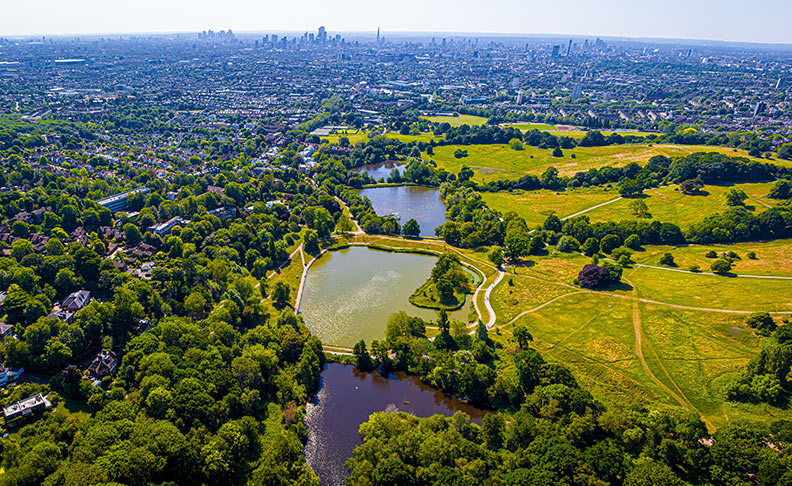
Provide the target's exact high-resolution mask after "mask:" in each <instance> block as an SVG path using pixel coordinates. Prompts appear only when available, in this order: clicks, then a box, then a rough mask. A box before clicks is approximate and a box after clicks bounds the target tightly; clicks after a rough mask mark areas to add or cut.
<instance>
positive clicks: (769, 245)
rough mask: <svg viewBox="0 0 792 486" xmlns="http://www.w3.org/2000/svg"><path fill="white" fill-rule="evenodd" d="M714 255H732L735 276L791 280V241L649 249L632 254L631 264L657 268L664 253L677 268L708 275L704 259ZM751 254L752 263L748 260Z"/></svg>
mask: <svg viewBox="0 0 792 486" xmlns="http://www.w3.org/2000/svg"><path fill="white" fill-rule="evenodd" d="M709 251H714V252H715V253H716V254H718V255H721V254H723V253H726V252H734V253H736V254H737V256H739V257H740V260H736V261H735V262H734V263H733V264H732V272H733V273H735V274H738V275H774V276H781V277H792V258H790V256H792V240H775V241H767V242H749V243H734V244H730V245H723V244H721V245H690V246H682V247H673V246H649V247H646V249H645V251H642V252H638V253H635V254H634V255H633V260H635V261H636V262H638V263H643V264H645V265H659V264H660V258H661V257H662V256H663V255H664V254H665V253H671V255H673V257H674V262H675V263H676V265H677V267H676V268H679V269H682V270H687V269H689V268H690V267H691V266H693V265H698V266H699V268H700V269H701V270H702V271H705V272H708V271H709V267H710V265H711V264H712V262H713V259H712V258H707V257H706V256H705V255H706V254H707V252H709ZM749 252H754V253H755V254H756V259H755V260H753V259H750V258H748V253H749Z"/></svg>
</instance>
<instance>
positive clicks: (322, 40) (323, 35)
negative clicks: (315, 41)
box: [319, 25, 327, 44]
mask: <svg viewBox="0 0 792 486" xmlns="http://www.w3.org/2000/svg"><path fill="white" fill-rule="evenodd" d="M319 42H320V43H322V44H324V43H325V42H327V31H326V30H325V28H324V25H323V26H321V27H319Z"/></svg>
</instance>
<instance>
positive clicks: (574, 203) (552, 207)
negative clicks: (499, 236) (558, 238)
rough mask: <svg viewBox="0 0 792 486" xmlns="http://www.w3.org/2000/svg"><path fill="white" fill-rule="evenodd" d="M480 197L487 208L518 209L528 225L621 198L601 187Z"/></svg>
mask: <svg viewBox="0 0 792 486" xmlns="http://www.w3.org/2000/svg"><path fill="white" fill-rule="evenodd" d="M481 197H483V198H484V202H485V203H486V204H487V206H488V207H490V208H492V209H496V210H498V211H500V212H501V213H502V214H505V213H507V212H509V211H514V212H516V213H517V214H518V215H519V216H521V217H522V218H523V219H525V222H526V223H528V226H534V225H540V224H542V223H544V221H545V220H546V219H547V217H548V216H550V215H552V214H555V215H556V216H558V217H559V218H563V217H566V216H571V215H573V214H576V213H579V212H581V211H585V210H586V209H588V208H591V207H594V206H597V205H599V204H602V203H605V202H607V201H611V200H613V199H615V198H617V197H619V193H618V192H616V191H613V190H612V191H606V190H601V189H594V188H586V189H578V188H575V189H567V190H566V191H563V192H556V191H549V190H545V189H542V190H539V191H521V190H516V191H512V192H483V193H481Z"/></svg>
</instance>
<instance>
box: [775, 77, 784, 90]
mask: <svg viewBox="0 0 792 486" xmlns="http://www.w3.org/2000/svg"><path fill="white" fill-rule="evenodd" d="M782 84H784V81H783V79H782V78H781V77H779V78H778V81H776V87H775V89H781V85H782Z"/></svg>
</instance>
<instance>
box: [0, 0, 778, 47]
mask: <svg viewBox="0 0 792 486" xmlns="http://www.w3.org/2000/svg"><path fill="white" fill-rule="evenodd" d="M2 4H6V5H2ZM789 19H792V0H662V1H656V0H652V1H647V0H560V1H559V0H555V1H554V0H391V1H388V2H383V1H378V0H277V1H272V0H0V37H3V36H5V37H11V36H20V35H67V34H117V33H118V34H128V33H175V32H198V31H202V30H208V29H213V30H226V29H232V30H234V31H236V32H246V31H247V32H251V31H252V32H272V31H315V30H316V28H317V27H318V26H320V25H324V26H326V27H327V30H328V32H360V31H371V32H376V30H377V27H380V28H382V31H383V32H384V33H385V35H387V32H388V31H391V32H458V33H509V34H565V35H566V34H570V35H572V34H573V35H586V36H611V37H633V38H647V37H649V38H681V39H708V40H727V41H745V42H764V43H785V44H792V28H790V23H789Z"/></svg>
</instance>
